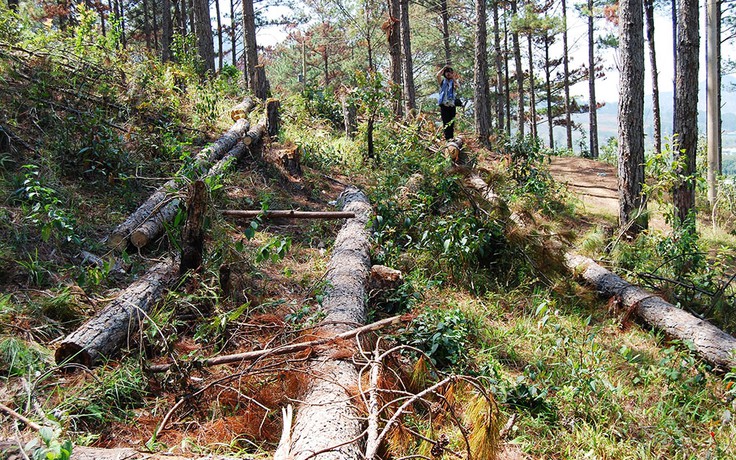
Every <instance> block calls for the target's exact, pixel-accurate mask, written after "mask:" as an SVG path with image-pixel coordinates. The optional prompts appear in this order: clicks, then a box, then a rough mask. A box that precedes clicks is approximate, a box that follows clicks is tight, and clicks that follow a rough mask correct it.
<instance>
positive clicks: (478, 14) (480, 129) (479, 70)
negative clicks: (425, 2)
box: [473, 0, 490, 147]
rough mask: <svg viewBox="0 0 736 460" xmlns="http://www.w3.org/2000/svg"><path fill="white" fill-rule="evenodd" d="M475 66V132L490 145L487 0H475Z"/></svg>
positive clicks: (487, 145)
mask: <svg viewBox="0 0 736 460" xmlns="http://www.w3.org/2000/svg"><path fill="white" fill-rule="evenodd" d="M475 18H476V25H475V68H474V69H473V70H474V75H475V80H474V88H473V93H474V98H475V133H476V135H477V136H478V141H479V142H480V143H481V144H482V145H485V146H486V147H490V142H489V140H488V136H489V134H490V123H489V116H490V112H489V110H490V104H489V103H490V101H489V99H490V97H489V89H488V29H487V25H486V20H487V12H486V1H485V0H476V2H475Z"/></svg>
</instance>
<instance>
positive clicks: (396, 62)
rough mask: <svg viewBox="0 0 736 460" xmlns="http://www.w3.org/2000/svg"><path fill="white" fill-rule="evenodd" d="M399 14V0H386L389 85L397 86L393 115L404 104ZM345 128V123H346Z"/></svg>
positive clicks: (402, 110) (397, 112)
mask: <svg viewBox="0 0 736 460" xmlns="http://www.w3.org/2000/svg"><path fill="white" fill-rule="evenodd" d="M400 16H401V9H400V6H399V0H388V28H387V30H386V31H385V32H386V37H387V38H388V52H389V58H390V60H391V73H390V76H389V78H390V80H391V85H392V86H393V87H394V88H399V97H398V100H397V101H395V103H394V107H393V110H394V115H396V116H397V117H401V116H402V115H403V113H404V106H403V104H402V102H401V90H400V88H401V82H402V76H401V27H400V26H399V24H400V21H399V17H400ZM346 129H347V125H346Z"/></svg>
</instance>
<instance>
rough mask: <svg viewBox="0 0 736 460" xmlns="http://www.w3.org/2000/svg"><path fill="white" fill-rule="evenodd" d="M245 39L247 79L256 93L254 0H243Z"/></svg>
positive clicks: (256, 46)
mask: <svg viewBox="0 0 736 460" xmlns="http://www.w3.org/2000/svg"><path fill="white" fill-rule="evenodd" d="M243 40H244V49H243V60H244V61H245V67H244V72H245V75H244V76H245V81H246V83H247V88H248V90H250V91H251V92H253V93H255V83H256V82H255V80H256V76H255V75H256V66H257V65H258V45H257V44H256V16H255V12H254V11H253V0H243Z"/></svg>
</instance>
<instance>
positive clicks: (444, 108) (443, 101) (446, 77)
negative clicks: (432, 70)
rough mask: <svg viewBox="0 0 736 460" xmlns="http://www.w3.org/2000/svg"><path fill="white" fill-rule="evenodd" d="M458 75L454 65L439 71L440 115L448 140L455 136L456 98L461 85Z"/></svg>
mask: <svg viewBox="0 0 736 460" xmlns="http://www.w3.org/2000/svg"><path fill="white" fill-rule="evenodd" d="M458 77H459V75H458V74H456V73H455V71H454V70H452V67H450V66H447V65H446V66H444V67H443V68H442V69H440V71H439V72H437V84H438V85H440V93H439V97H438V101H437V102H438V103H439V105H440V117H441V118H442V127H443V129H444V131H445V140H447V141H449V140H450V139H452V138H453V137H455V115H456V114H457V107H456V106H455V99H456V98H457V89H458V87H459V82H458Z"/></svg>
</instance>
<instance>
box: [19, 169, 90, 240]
mask: <svg viewBox="0 0 736 460" xmlns="http://www.w3.org/2000/svg"><path fill="white" fill-rule="evenodd" d="M22 169H23V170H24V171H25V172H24V179H23V185H22V187H21V188H19V189H18V190H16V191H15V196H16V197H18V198H19V199H20V200H21V201H22V203H23V209H24V212H25V214H26V218H27V219H28V220H29V221H31V222H32V223H33V224H34V225H36V226H37V227H39V229H40V231H41V239H43V241H49V240H50V239H51V238H52V237H57V238H58V239H60V240H62V241H75V242H79V237H78V236H77V234H76V232H75V229H74V226H75V223H76V222H75V220H74V218H73V217H72V216H71V215H69V214H68V213H67V211H66V210H65V209H64V208H63V206H62V202H61V200H60V199H59V197H58V193H57V191H56V190H55V189H53V188H51V187H49V186H47V185H45V184H43V183H42V181H41V174H40V171H39V167H38V166H36V165H33V164H26V165H23V166H22Z"/></svg>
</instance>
